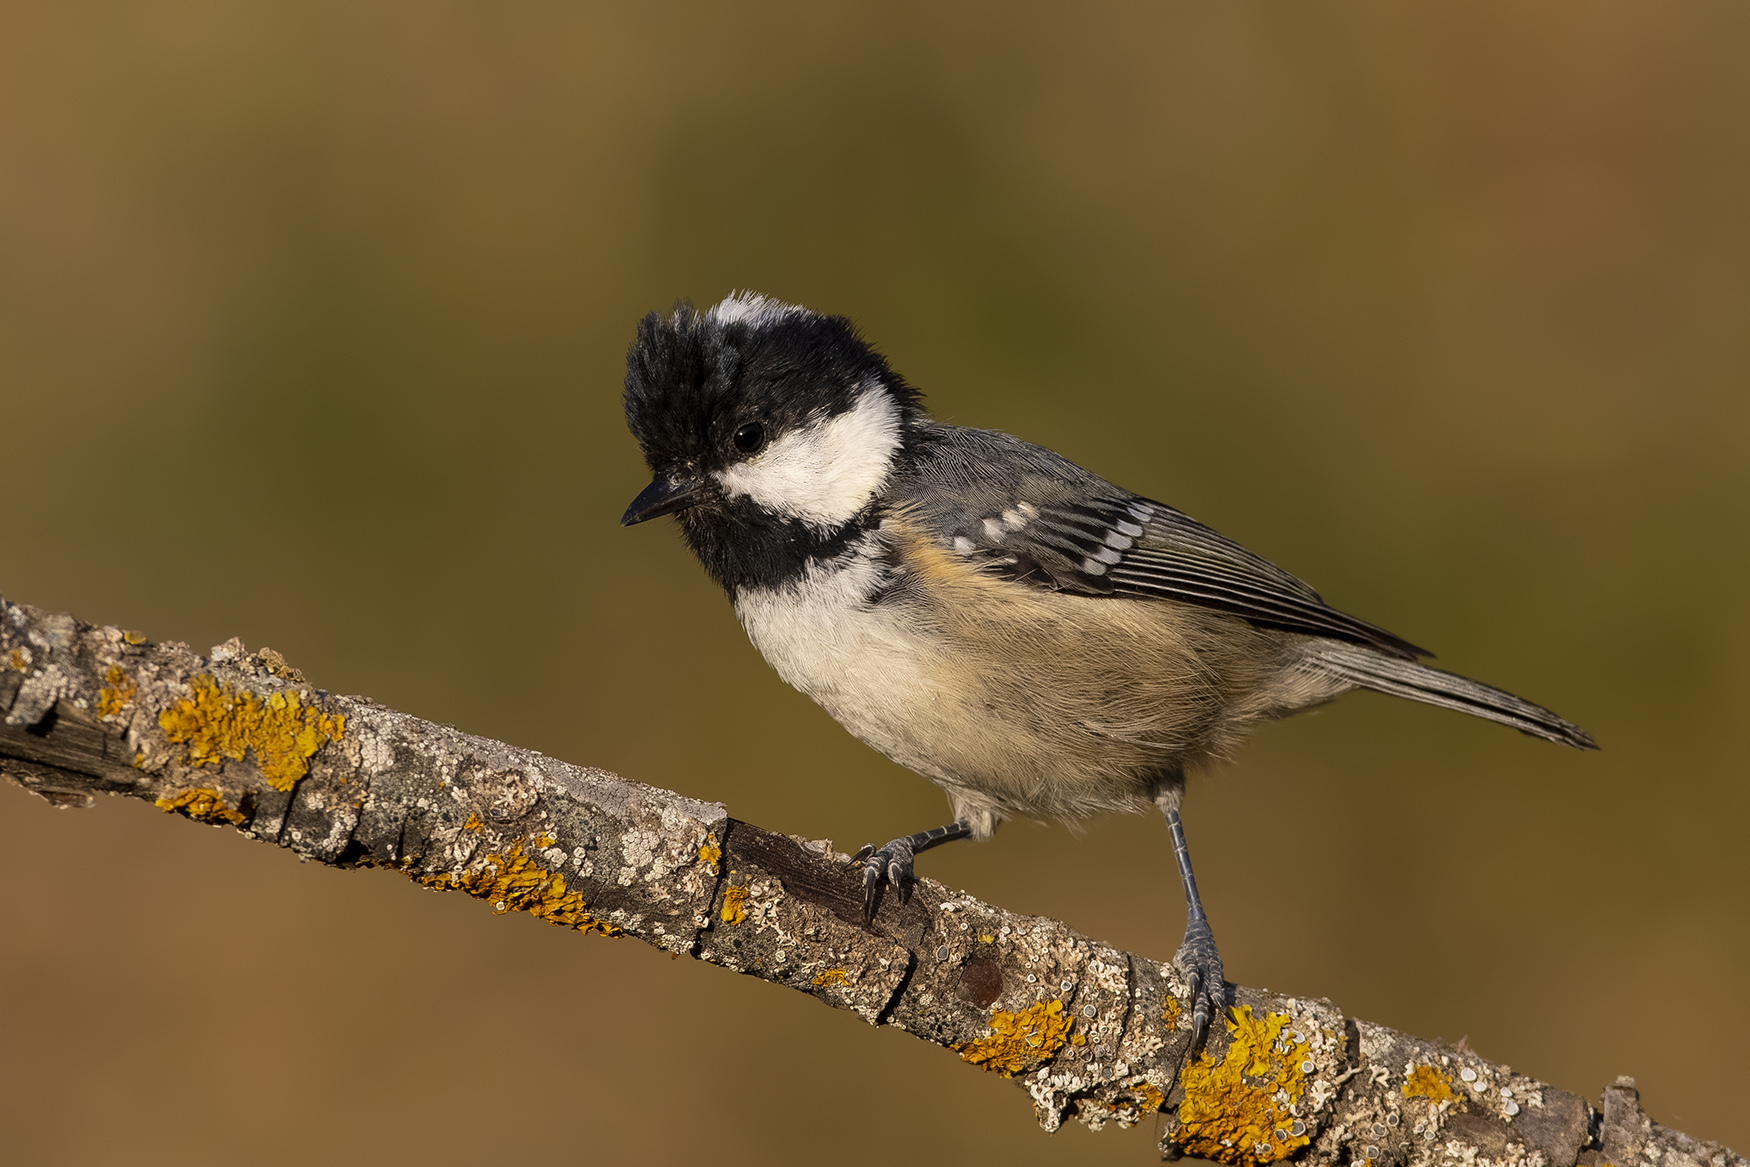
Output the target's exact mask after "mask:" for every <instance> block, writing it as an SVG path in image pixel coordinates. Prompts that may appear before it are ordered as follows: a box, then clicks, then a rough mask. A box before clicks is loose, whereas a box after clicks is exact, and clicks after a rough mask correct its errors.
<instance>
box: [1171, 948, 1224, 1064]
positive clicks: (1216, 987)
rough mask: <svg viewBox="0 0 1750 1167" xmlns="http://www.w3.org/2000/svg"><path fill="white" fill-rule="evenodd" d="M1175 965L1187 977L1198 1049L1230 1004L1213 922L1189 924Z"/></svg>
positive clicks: (1193, 1045) (1193, 1044) (1193, 1047)
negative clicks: (1210, 923) (1223, 1010)
mask: <svg viewBox="0 0 1750 1167" xmlns="http://www.w3.org/2000/svg"><path fill="white" fill-rule="evenodd" d="M1173 967H1174V968H1176V969H1178V970H1179V972H1180V973H1181V974H1183V976H1184V977H1185V984H1186V988H1187V993H1188V996H1189V1000H1188V1001H1187V1002H1186V1005H1187V1007H1188V1008H1189V1009H1190V1010H1191V1048H1190V1049H1189V1050H1188V1051H1187V1056H1189V1055H1190V1054H1192V1053H1196V1052H1197V1047H1198V1046H1200V1045H1202V1044H1203V1039H1204V1038H1205V1037H1206V1036H1208V1034H1209V1026H1210V1023H1211V1022H1212V1021H1214V1020H1215V1018H1217V1017H1219V1016H1221V1011H1222V1009H1223V1008H1224V1007H1226V1005H1227V982H1226V981H1225V980H1223V979H1222V972H1221V953H1219V952H1217V951H1216V950H1215V933H1213V932H1211V931H1210V930H1209V921H1207V920H1202V919H1193V920H1192V921H1191V922H1190V923H1188V924H1186V925H1185V942H1184V943H1183V944H1181V945H1179V951H1178V953H1177V954H1175V955H1174V957H1173Z"/></svg>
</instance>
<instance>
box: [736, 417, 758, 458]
mask: <svg viewBox="0 0 1750 1167" xmlns="http://www.w3.org/2000/svg"><path fill="white" fill-rule="evenodd" d="M765 444H766V427H765V426H763V425H761V424H760V423H759V422H757V421H750V422H748V423H747V424H746V425H744V426H742V427H741V428H740V429H738V430H736V431H735V448H736V449H738V450H740V451H741V452H742V453H743V454H751V453H753V452H754V451H756V450H758V449H759V448H760V447H761V446H763V445H765Z"/></svg>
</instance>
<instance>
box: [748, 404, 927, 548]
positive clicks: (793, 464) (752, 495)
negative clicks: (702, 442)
mask: <svg viewBox="0 0 1750 1167" xmlns="http://www.w3.org/2000/svg"><path fill="white" fill-rule="evenodd" d="M898 449H899V406H898V405H897V404H896V403H895V402H894V400H893V398H891V397H889V396H888V395H887V394H886V393H885V392H883V391H882V390H881V389H880V388H870V389H865V390H864V391H863V394H862V396H861V397H859V398H858V399H857V404H856V405H854V406H852V407H851V408H850V409H849V410H846V411H845V412H844V413H841V414H839V415H837V416H836V417H829V418H825V419H823V420H821V421H817V422H814V423H812V424H810V425H805V426H803V427H802V428H801V429H797V430H792V431H791V432H790V433H787V434H783V435H780V436H779V437H778V438H777V439H776V440H774V441H773V442H772V444H771V445H769V446H767V447H766V448H765V449H764V450H762V451H761V452H760V453H759V454H758V455H757V456H755V457H753V458H750V459H748V460H747V461H746V462H738V463H736V464H735V465H734V466H731V467H729V469H727V470H723V471H720V472H718V474H717V476H716V477H717V481H718V482H719V483H721V484H722V486H723V490H724V492H725V493H726V494H728V495H729V496H730V497H732V498H733V497H738V496H745V497H746V498H749V499H752V500H753V501H754V502H755V503H756V504H758V505H759V506H762V507H765V508H766V509H767V510H770V511H775V512H777V513H778V514H781V515H786V516H788V517H790V518H794V519H801V520H802V521H803V522H805V523H807V524H808V525H809V526H811V527H815V528H819V529H822V530H831V529H832V528H834V527H837V526H839V525H841V524H843V523H845V522H846V521H848V520H849V519H851V518H852V517H854V516H855V515H856V514H857V512H859V511H861V510H862V509H863V508H864V507H865V506H867V505H869V500H870V499H871V498H873V497H875V492H876V491H877V490H880V489H881V486H882V484H883V483H885V482H886V481H887V476H888V474H889V473H890V472H891V471H892V468H893V456H894V453H895V451H897V450H898Z"/></svg>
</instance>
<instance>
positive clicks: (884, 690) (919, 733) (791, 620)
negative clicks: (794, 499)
mask: <svg viewBox="0 0 1750 1167" xmlns="http://www.w3.org/2000/svg"><path fill="white" fill-rule="evenodd" d="M881 573H882V568H881V567H880V565H879V564H878V563H876V562H874V561H873V560H871V559H868V558H863V557H861V556H859V555H857V554H856V553H855V552H853V553H852V554H851V555H848V556H846V557H844V558H841V559H837V560H833V561H831V562H830V563H827V564H824V565H817V566H815V567H812V568H810V570H809V572H808V574H807V575H806V576H804V577H803V578H802V579H801V580H800V581H799V582H797V583H794V584H791V585H788V586H785V587H781V588H773V589H769V590H768V589H744V590H743V591H742V592H741V593H740V595H738V596H737V597H736V601H735V613H736V615H737V616H738V617H740V619H741V624H742V627H744V628H745V629H747V635H748V639H749V640H751V641H753V644H754V647H755V648H757V649H759V650H760V654H761V655H762V656H764V657H765V658H766V660H767V662H768V663H770V664H771V666H772V667H773V668H774V669H776V670H778V675H779V676H781V677H783V678H784V680H786V681H788V682H789V683H790V684H791V685H794V686H795V687H796V688H797V689H800V690H801V691H802V692H803V693H806V694H807V695H808V696H809V697H811V698H813V699H814V700H815V701H816V702H817V703H818V704H819V705H820V706H821V708H823V709H825V710H826V711H827V712H828V713H829V714H831V715H832V717H833V718H834V720H836V721H838V722H839V724H841V725H843V726H844V727H845V728H846V729H848V730H850V732H851V733H852V734H854V735H856V737H858V738H859V739H860V740H862V741H864V742H866V743H867V744H868V745H870V746H872V747H874V748H875V749H877V750H879V751H881V752H882V753H883V754H886V755H887V756H888V757H890V758H892V759H893V760H894V761H896V762H898V763H899V764H900V765H902V766H906V767H909V768H910V769H913V770H916V771H918V772H919V773H921V774H925V775H928V776H929V777H932V778H946V777H948V775H946V774H944V773H943V772H942V770H941V769H940V767H939V764H938V758H937V754H938V749H937V746H938V743H937V742H936V741H935V740H934V739H935V738H936V736H937V735H938V733H939V732H940V727H941V726H942V724H943V722H944V718H943V716H942V714H943V710H942V709H941V708H940V706H941V703H942V702H943V701H944V700H949V701H952V700H953V696H952V695H950V694H945V693H944V692H943V691H942V686H941V681H940V677H941V675H942V671H941V669H940V668H939V667H938V664H939V662H938V661H937V660H936V659H935V658H936V656H937V652H936V650H934V649H933V648H932V646H931V645H930V644H929V643H928V642H926V641H925V640H924V639H923V638H922V637H920V636H919V635H917V634H916V633H915V632H913V631H911V630H909V629H908V628H907V627H905V625H904V623H903V621H902V620H901V619H900V618H898V617H897V615H896V614H895V613H893V612H891V611H889V610H886V609H884V608H882V607H880V606H874V607H871V606H868V605H867V603H866V601H867V600H868V599H869V597H870V596H871V595H873V594H874V592H875V590H876V589H877V588H878V587H879V586H880V585H881V583H882V575H881Z"/></svg>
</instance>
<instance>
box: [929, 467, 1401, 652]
mask: <svg viewBox="0 0 1750 1167" xmlns="http://www.w3.org/2000/svg"><path fill="white" fill-rule="evenodd" d="M1112 490H1113V492H1112V493H1110V494H1086V495H1082V496H1080V497H1077V498H1074V499H1061V498H1060V499H1058V500H1056V501H1048V502H1047V501H1041V502H1034V501H1028V500H1014V501H1013V502H1012V503H1011V504H1010V505H1007V506H1004V507H1003V508H1002V509H1001V510H1000V511H997V512H996V513H995V514H991V515H987V516H983V517H981V518H979V519H977V520H976V521H974V522H972V523H969V524H965V525H963V526H962V528H961V529H960V530H956V531H954V532H953V542H954V547H955V549H956V550H957V551H959V552H961V553H962V554H966V555H970V556H973V557H975V558H977V559H979V560H982V561H984V562H985V563H986V564H988V565H989V567H990V569H991V570H994V571H998V572H1000V573H1002V574H1004V575H1006V576H1009V577H1011V578H1015V579H1018V580H1022V581H1024V582H1027V583H1032V584H1034V585H1037V586H1043V587H1052V588H1056V589H1058V590H1062V591H1075V592H1082V593H1084V594H1089V595H1120V596H1137V597H1145V598H1151V599H1164V600H1177V601H1179V602H1181V603H1188V604H1197V605H1199V606H1201V607H1206V608H1213V609H1216V610H1217V611H1222V612H1228V613H1231V614H1233V615H1236V616H1241V617H1244V618H1245V619H1247V620H1251V621H1253V622H1254V623H1258V624H1265V625H1269V626H1271V627H1275V628H1283V629H1288V630H1290V631H1294V632H1305V633H1311V634H1313V635H1317V636H1331V637H1335V638H1337V639H1339V640H1347V641H1352V642H1355V643H1359V644H1366V645H1369V646H1371V647H1373V648H1377V649H1379V650H1381V651H1383V652H1387V653H1390V654H1391V655H1393V656H1398V657H1403V658H1406V659H1411V660H1413V659H1415V658H1416V657H1418V656H1427V655H1429V654H1428V652H1427V651H1426V650H1424V649H1421V648H1418V647H1417V646H1415V645H1413V644H1411V643H1410V642H1409V641H1407V640H1404V639H1402V638H1401V637H1398V636H1394V635H1392V634H1391V633H1390V632H1387V631H1385V630H1384V629H1383V628H1379V627H1377V626H1375V625H1373V624H1369V623H1367V622H1366V621H1364V620H1358V619H1356V618H1355V617H1353V616H1350V615H1348V614H1346V613H1344V612H1340V611H1338V610H1337V609H1335V608H1333V607H1331V606H1330V605H1329V604H1327V603H1325V602H1324V600H1323V599H1322V598H1320V596H1319V594H1318V593H1317V592H1316V591H1314V590H1313V589H1312V588H1311V587H1309V586H1308V585H1307V584H1306V583H1304V582H1303V581H1301V580H1299V579H1296V578H1295V577H1294V576H1292V575H1290V574H1289V573H1287V572H1286V571H1283V570H1282V569H1281V568H1280V567H1277V566H1276V565H1275V564H1273V563H1271V562H1270V561H1269V560H1267V559H1264V558H1262V557H1260V556H1258V555H1254V554H1253V553H1252V552H1250V551H1248V550H1246V549H1245V548H1244V547H1241V546H1240V545H1239V544H1238V543H1235V542H1234V541H1233V540H1231V539H1228V538H1227V537H1225V536H1223V535H1221V534H1220V533H1218V532H1216V531H1214V530H1212V529H1211V528H1209V527H1206V526H1204V525H1203V524H1202V523H1199V522H1197V521H1196V520H1195V519H1193V518H1191V517H1190V516H1189V515H1186V514H1184V513H1183V512H1181V511H1178V510H1175V509H1174V508H1172V507H1170V506H1167V505H1165V504H1164V503H1157V502H1153V501H1151V500H1149V499H1144V498H1140V497H1138V496H1136V495H1131V494H1127V493H1123V492H1119V491H1117V490H1116V488H1112ZM1052 493H1057V492H1052Z"/></svg>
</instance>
